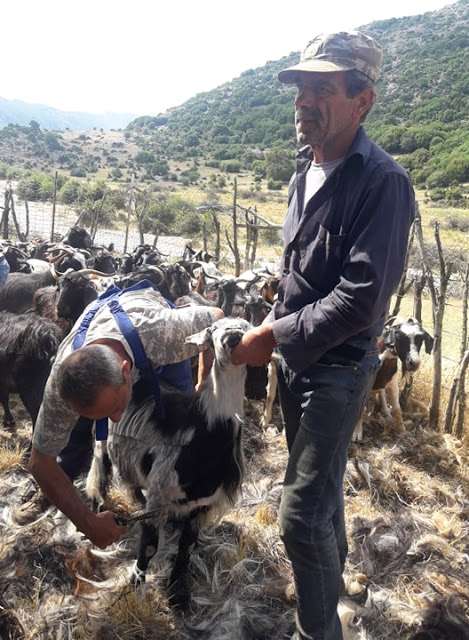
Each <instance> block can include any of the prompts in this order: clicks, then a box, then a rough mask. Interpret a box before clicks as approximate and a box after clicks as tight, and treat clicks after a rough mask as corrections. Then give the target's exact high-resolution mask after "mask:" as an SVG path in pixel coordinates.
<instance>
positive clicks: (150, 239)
mask: <svg viewBox="0 0 469 640" xmlns="http://www.w3.org/2000/svg"><path fill="white" fill-rule="evenodd" d="M14 213H15V217H16V222H17V225H16V224H15V223H14V220H13V216H12V213H11V212H10V216H9V225H8V236H9V239H10V240H12V241H14V242H15V241H17V240H19V238H20V237H23V238H25V240H26V241H31V240H33V239H34V238H40V239H41V240H54V241H60V240H61V239H62V238H63V237H64V236H65V235H66V234H67V233H68V231H69V230H70V228H71V227H72V226H73V225H75V223H76V222H77V220H78V217H79V216H78V213H77V212H76V211H75V210H74V209H73V208H72V207H71V206H69V205H63V204H56V205H55V207H54V205H52V204H51V203H48V202H28V203H25V202H21V201H16V200H15V205H14ZM18 229H19V231H20V235H18ZM187 242H188V239H187V238H182V237H180V236H162V235H160V236H158V237H157V238H156V244H155V246H156V248H157V249H158V251H159V252H160V253H161V254H162V255H163V256H165V257H167V259H168V260H169V261H171V260H178V259H181V258H182V255H183V253H184V247H185V245H186V244H187ZM94 243H95V244H96V245H97V246H101V245H102V246H105V247H108V246H109V245H110V244H112V245H113V246H114V251H115V252H116V254H117V255H122V254H123V253H124V252H125V251H132V250H133V249H134V248H135V247H137V246H139V245H140V244H141V238H140V232H139V230H138V225H137V222H136V221H135V222H134V223H133V224H132V223H131V224H130V225H129V229H128V231H127V230H125V229H114V228H112V229H111V228H105V227H103V228H98V229H97V231H96V235H95V238H94ZM144 243H145V244H149V245H153V244H154V243H155V236H154V235H153V234H148V233H146V234H144Z"/></svg>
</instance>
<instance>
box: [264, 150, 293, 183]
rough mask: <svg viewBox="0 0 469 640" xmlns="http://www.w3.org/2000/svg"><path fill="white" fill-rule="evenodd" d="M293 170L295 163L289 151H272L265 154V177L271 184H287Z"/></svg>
mask: <svg viewBox="0 0 469 640" xmlns="http://www.w3.org/2000/svg"><path fill="white" fill-rule="evenodd" d="M294 170H295V162H294V159H293V155H292V153H291V152H290V151H287V150H285V149H282V148H276V149H272V151H269V152H267V153H266V154H265V171H266V176H267V178H269V179H270V180H271V181H273V182H288V181H289V180H290V178H291V176H292V173H293V172H294Z"/></svg>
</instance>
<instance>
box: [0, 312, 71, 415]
mask: <svg viewBox="0 0 469 640" xmlns="http://www.w3.org/2000/svg"><path fill="white" fill-rule="evenodd" d="M61 339H62V333H61V331H60V329H59V327H57V325H55V324H54V323H53V322H51V321H49V320H47V319H45V318H41V317H40V316H36V315H35V314H26V313H24V314H14V313H9V312H7V311H1V312H0V370H1V372H2V375H1V377H0V403H1V404H2V405H3V409H4V411H5V415H4V419H3V424H4V425H5V427H14V425H15V421H14V418H13V416H12V414H11V412H10V408H9V395H10V393H18V394H19V396H20V398H21V400H22V401H23V404H24V406H25V408H26V410H27V411H28V413H29V415H30V416H31V420H32V421H33V424H34V423H35V421H36V418H37V414H38V411H39V407H40V406H41V402H42V396H43V393H44V387H45V384H46V382H47V378H48V376H49V373H50V369H51V364H52V359H53V358H54V357H55V355H56V353H57V348H58V346H59V344H60V341H61Z"/></svg>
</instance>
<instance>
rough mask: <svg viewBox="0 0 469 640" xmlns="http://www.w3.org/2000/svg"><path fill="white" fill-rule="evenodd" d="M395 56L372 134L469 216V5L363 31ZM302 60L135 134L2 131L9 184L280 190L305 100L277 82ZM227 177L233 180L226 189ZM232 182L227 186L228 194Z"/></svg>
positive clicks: (242, 81)
mask: <svg viewBox="0 0 469 640" xmlns="http://www.w3.org/2000/svg"><path fill="white" fill-rule="evenodd" d="M361 29H362V30H363V31H364V32H366V33H368V34H371V35H373V36H374V37H375V38H376V39H377V40H378V41H379V42H380V43H381V44H382V45H383V49H384V60H383V69H382V73H381V76H380V78H379V80H378V85H377V91H378V99H377V102H376V105H375V107H374V110H373V111H372V113H371V114H370V116H369V119H368V120H367V122H366V128H367V130H368V132H369V133H370V134H371V136H372V138H373V139H374V140H376V142H378V143H379V144H381V145H382V146H383V147H384V148H385V149H386V150H387V151H389V152H390V153H392V154H393V155H395V156H398V158H399V160H400V162H401V163H402V164H403V166H405V167H406V168H407V169H408V171H409V172H410V174H411V177H412V180H413V182H414V184H415V186H416V187H417V188H418V189H419V190H424V191H425V193H426V197H427V198H429V199H430V200H433V201H435V202H437V201H439V202H444V204H445V205H451V206H455V207H462V208H464V207H467V206H468V202H469V199H468V197H467V196H468V189H467V183H468V182H469V115H468V114H469V0H460V1H459V2H457V3H455V4H453V5H449V6H447V7H445V8H443V9H441V10H439V11H434V12H428V13H425V14H422V15H419V16H414V17H409V18H400V19H391V20H385V21H380V22H374V23H372V24H369V25H366V26H363V27H361ZM298 58H299V53H298V52H297V53H291V54H290V55H288V56H286V57H284V58H282V59H281V60H276V61H269V62H268V63H267V64H266V65H264V66H263V67H260V68H257V69H248V70H246V71H245V72H244V73H242V74H241V76H239V77H238V78H235V79H234V80H232V81H230V82H227V83H225V84H223V85H221V86H219V87H217V88H215V89H213V90H212V91H209V92H206V93H200V94H198V95H196V96H194V97H193V98H191V99H190V100H188V101H187V102H185V103H184V104H183V105H181V106H179V107H176V108H173V109H170V110H168V111H167V112H165V113H162V114H160V115H159V116H157V117H150V116H141V117H139V118H137V119H135V120H133V121H132V122H131V123H130V124H129V125H128V126H127V128H126V129H125V130H124V131H118V132H116V131H113V132H105V131H101V132H96V131H95V132H94V133H93V134H92V133H91V132H85V133H83V132H82V133H81V134H80V135H79V134H78V133H77V132H74V131H56V132H53V131H46V130H43V129H42V128H41V127H40V126H38V124H37V122H32V123H31V124H30V125H28V126H24V125H23V126H19V125H9V126H8V127H5V128H4V129H3V130H0V163H2V162H3V163H4V164H0V177H7V176H8V173H9V170H10V169H9V168H11V167H19V168H27V169H29V170H32V171H52V170H59V171H60V172H63V173H65V174H66V175H71V176H76V177H88V178H90V177H93V176H94V177H98V178H105V179H110V180H113V181H116V182H119V181H126V182H127V181H128V179H129V176H130V175H135V176H136V178H137V180H139V181H141V182H147V183H150V184H151V183H155V182H158V183H161V182H165V181H167V182H169V183H179V184H181V185H186V186H187V185H196V184H198V183H200V181H201V180H202V179H204V180H208V179H210V180H211V181H212V185H213V186H216V185H217V184H218V185H219V184H223V180H224V178H223V175H227V176H228V178H230V177H232V176H233V175H235V174H239V173H241V172H247V173H249V175H250V176H251V177H252V180H253V181H254V184H255V183H256V181H257V184H258V183H259V182H260V181H261V180H262V181H264V184H266V185H267V187H268V189H271V190H275V189H280V188H281V186H282V185H284V184H285V183H286V181H288V179H289V177H290V175H291V171H292V168H293V158H294V155H295V149H296V139H295V130H294V124H293V94H294V89H293V88H291V87H285V86H283V85H281V84H280V83H279V82H278V80H277V73H278V71H279V70H280V69H282V68H284V67H285V66H287V65H290V64H293V63H295V62H296V61H297V60H298ZM220 176H221V177H220ZM220 181H221V182H220Z"/></svg>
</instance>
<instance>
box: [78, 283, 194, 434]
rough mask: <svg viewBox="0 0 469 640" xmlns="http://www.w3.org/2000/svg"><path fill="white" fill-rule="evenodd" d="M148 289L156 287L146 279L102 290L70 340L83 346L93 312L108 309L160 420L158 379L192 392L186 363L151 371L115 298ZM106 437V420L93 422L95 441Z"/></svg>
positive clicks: (138, 338)
mask: <svg viewBox="0 0 469 640" xmlns="http://www.w3.org/2000/svg"><path fill="white" fill-rule="evenodd" d="M148 287H151V288H152V289H154V290H155V291H158V289H157V287H156V286H155V285H154V284H153V283H152V282H150V281H149V280H141V281H140V282H137V284H135V285H133V286H132V287H129V288H128V289H124V290H121V289H119V287H117V286H116V285H111V286H110V287H108V289H106V291H105V292H104V293H103V294H101V295H100V296H99V297H98V299H97V300H96V302H95V304H94V305H93V307H92V308H91V309H90V310H89V311H88V312H87V313H86V315H85V317H84V318H83V320H82V321H81V324H80V327H79V329H78V331H77V334H76V336H75V338H74V340H73V348H74V349H79V348H80V347H81V346H83V343H84V341H85V336H86V333H87V331H88V328H89V326H90V323H91V321H92V320H93V318H94V317H95V315H96V313H97V311H98V310H99V309H100V308H101V307H102V306H103V305H105V304H107V305H108V306H109V310H110V311H111V313H112V315H113V317H114V319H115V321H116V323H117V326H118V327H119V329H120V331H121V333H122V335H123V336H124V337H125V339H126V340H127V342H128V343H129V346H130V348H131V349H132V354H133V356H134V359H135V365H136V367H137V368H138V370H139V371H140V375H141V376H142V378H144V379H145V380H146V381H147V382H148V384H149V385H150V387H151V389H152V391H153V395H154V398H155V411H156V415H157V417H158V418H159V419H162V418H164V407H163V403H162V400H161V391H160V385H159V382H158V376H160V377H161V378H163V379H164V380H166V381H167V382H169V383H171V384H173V385H174V386H176V387H178V388H179V389H181V390H183V391H191V390H192V375H191V364H190V360H183V361H182V362H177V363H175V364H168V365H164V366H160V367H158V368H156V369H155V368H154V367H153V365H152V363H151V361H150V360H149V358H148V357H147V355H146V353H145V349H144V347H143V344H142V341H141V339H140V336H139V335H138V332H137V330H136V329H135V327H134V326H133V324H132V321H131V320H130V318H129V316H128V315H127V313H126V312H125V311H124V309H123V308H122V306H121V304H120V303H119V297H120V296H121V294H122V293H124V292H125V293H127V292H129V291H139V290H141V289H147V288H148ZM166 302H167V303H168V304H169V305H170V307H171V308H173V309H174V308H175V305H174V304H173V303H172V302H170V301H169V300H166ZM107 436H108V419H107V418H101V419H99V420H96V440H106V439H107Z"/></svg>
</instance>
